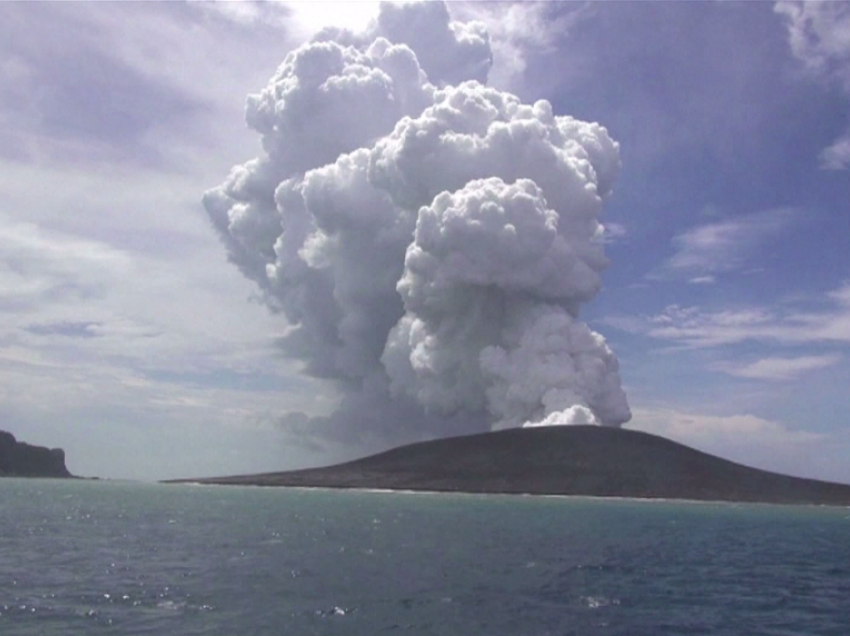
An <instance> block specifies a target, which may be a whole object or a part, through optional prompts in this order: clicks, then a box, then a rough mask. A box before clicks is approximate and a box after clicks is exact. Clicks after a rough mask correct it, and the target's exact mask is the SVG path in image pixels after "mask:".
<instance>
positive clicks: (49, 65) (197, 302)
mask: <svg viewBox="0 0 850 636" xmlns="http://www.w3.org/2000/svg"><path fill="white" fill-rule="evenodd" d="M449 9H450V12H451V14H452V17H453V18H455V19H459V20H467V19H470V18H475V19H480V20H483V21H484V22H485V24H486V25H487V26H488V29H489V31H490V36H491V41H492V46H493V49H494V55H495V63H494V67H493V69H492V71H491V74H490V82H491V84H492V85H494V86H496V87H497V88H500V89H502V90H508V91H511V92H514V93H515V94H517V95H518V96H519V97H520V98H521V99H522V100H524V101H527V102H534V101H535V100H537V99H546V100H548V101H550V102H551V104H552V106H553V110H554V111H555V113H556V114H568V115H572V116H574V117H577V118H579V119H584V120H587V121H597V122H599V123H601V124H602V125H604V126H606V127H607V128H608V131H609V132H610V134H611V136H612V137H613V138H614V139H616V140H617V141H618V142H619V143H620V155H621V160H622V169H621V172H620V174H619V177H618V179H617V181H616V184H615V186H614V193H613V195H612V197H611V198H610V200H609V201H608V202H607V203H606V207H605V212H604V215H603V222H604V223H605V224H606V226H607V227H608V236H607V239H606V241H607V245H606V252H607V255H608V257H609V259H610V261H611V265H610V266H609V268H608V269H607V271H606V272H605V274H604V277H603V280H604V289H603V291H602V292H601V293H600V294H599V296H598V297H597V298H596V299H595V300H594V301H593V302H592V303H590V304H588V305H587V306H586V307H584V308H583V314H582V317H583V318H584V319H586V320H588V322H589V324H590V325H591V326H592V327H593V328H594V329H596V330H597V331H599V332H601V333H603V334H604V335H605V337H606V339H607V340H608V343H609V344H610V346H611V347H612V349H613V350H614V351H615V352H616V354H617V356H618V358H619V360H620V368H621V376H622V379H623V384H624V388H625V389H626V392H627V394H628V397H629V403H630V405H631V408H632V412H633V419H632V421H631V422H630V423H629V424H627V426H631V427H635V428H641V429H644V430H648V431H652V432H657V433H660V434H664V435H668V436H670V437H673V438H674V439H678V440H680V441H683V442H685V443H688V444H691V445H694V446H696V447H698V448H701V449H705V450H708V451H711V452H715V453H718V454H721V455H723V456H726V457H730V458H733V459H736V460H739V461H743V462H746V463H750V464H753V465H757V466H760V467H764V468H770V469H774V470H780V471H787V472H792V473H794V474H801V475H807V476H813V477H821V478H828V479H837V480H843V481H850V462H848V461H847V460H848V457H850V424H848V419H847V415H846V413H847V412H848V411H850V398H848V394H847V389H846V387H847V386H850V362H848V353H850V255H848V246H850V216H848V214H850V210H848V207H847V205H848V204H847V202H848V201H850V179H848V169H850V11H848V10H847V5H844V4H839V3H835V4H827V3H819V4H808V5H804V6H801V5H796V4H791V3H789V4H786V3H780V4H778V5H773V4H771V3H734V2H732V3H729V2H725V3H666V2H665V3H661V2H659V3H599V4H579V3H569V4H568V3H550V4H529V3H526V4H519V5H510V4H508V3H499V4H497V5H491V4H486V3H474V4H455V3H452V4H450V5H449ZM375 10H376V9H375V6H374V3H357V4H354V5H350V4H349V5H345V6H340V5H331V4H322V3H314V4H312V5H304V4H294V5H293V4H286V3H277V4H275V3H269V4H262V5H253V4H244V3H239V4H227V5H214V4H210V3H188V4H182V3H167V4H166V3H150V4H148V3H138V4H137V3H131V4H125V3H115V4H112V3H92V4H83V3H69V4H23V3H16V4H6V5H3V6H2V7H0V73H2V75H3V81H2V84H0V85H2V90H0V428H4V429H7V430H10V431H12V432H13V433H15V434H16V435H17V436H18V437H19V438H21V439H25V440H27V441H31V442H34V443H44V444H48V445H56V446H62V447H64V448H65V449H66V451H67V453H68V458H69V467H70V468H71V470H72V471H74V472H76V473H80V474H97V475H101V476H109V477H131V478H148V479H149V478H164V477H174V476H186V475H201V474H220V473H232V472H244V471H260V470H272V469H278V468H288V467H292V468H295V467H300V466H305V465H310V464H315V463H321V462H326V461H332V460H336V459H340V458H342V457H347V456H352V455H356V454H358V452H360V451H361V450H362V449H359V448H357V447H356V446H351V445H348V446H341V445H339V444H336V445H334V444H323V443H317V442H315V441H310V440H309V439H306V438H304V437H303V436H302V437H297V436H293V435H292V434H291V431H290V432H287V431H286V430H282V429H281V428H280V426H278V424H277V422H278V421H279V419H280V417H281V414H284V413H288V412H302V413H306V414H308V415H323V414H326V413H329V412H330V411H331V410H332V409H333V408H334V406H335V404H336V402H337V400H338V397H339V396H338V395H337V394H336V393H335V391H334V390H333V388H331V387H329V386H328V385H327V384H326V383H323V382H321V381H319V380H316V379H314V378H310V377H308V376H307V375H305V374H304V373H302V371H301V369H300V366H299V363H298V362H296V361H294V360H292V359H289V358H286V357H284V356H283V355H282V354H281V352H280V349H279V348H278V347H276V346H275V344H274V343H275V342H276V341H277V339H278V338H280V337H281V336H283V335H284V334H285V333H286V332H287V328H288V327H287V324H286V322H285V321H284V319H283V318H282V317H281V316H280V315H273V314H271V313H270V312H269V311H268V310H267V308H266V307H265V306H264V305H263V304H262V303H261V302H260V300H259V298H258V291H257V289H256V288H255V287H254V286H253V285H252V284H251V283H250V282H249V281H248V280H246V279H244V278H243V277H242V276H241V275H240V273H239V272H238V271H237V269H236V268H234V267H233V266H232V265H230V264H229V263H228V262H227V259H226V253H225V251H224V248H223V247H222V245H221V244H220V242H219V239H218V238H217V236H216V234H215V232H214V231H213V229H212V227H211V225H210V223H209V221H208V219H207V217H206V215H205V214H204V212H203V209H202V207H201V203H200V200H201V196H202V194H203V192H204V191H205V190H207V189H208V188H210V187H212V186H214V185H216V184H217V183H220V182H221V180H222V178H223V177H224V176H225V175H226V174H227V172H228V170H229V169H230V167H231V166H232V165H233V164H235V163H237V162H239V161H244V160H246V159H249V158H250V157H254V156H257V155H258V153H259V152H260V150H259V144H258V138H257V136H256V134H255V133H252V132H250V131H248V130H247V129H246V127H245V124H244V113H243V110H244V101H245V96H246V95H247V94H249V93H252V92H256V91H258V90H260V89H261V88H262V87H264V86H265V85H266V82H267V81H268V78H269V77H270V76H271V75H272V74H273V73H274V70H275V68H276V67H277V65H278V64H279V63H280V62H281V61H282V60H283V58H284V57H285V56H286V54H287V52H288V51H290V50H292V49H294V48H295V47H297V46H299V45H300V44H302V43H303V42H305V41H306V40H308V39H309V38H310V37H311V35H312V34H313V33H314V32H315V31H316V30H317V29H318V28H320V27H321V26H323V25H324V24H326V23H336V26H340V27H350V28H354V29H358V28H362V27H363V26H364V25H365V23H366V21H367V20H368V18H369V16H370V15H373V14H374V12H375Z"/></svg>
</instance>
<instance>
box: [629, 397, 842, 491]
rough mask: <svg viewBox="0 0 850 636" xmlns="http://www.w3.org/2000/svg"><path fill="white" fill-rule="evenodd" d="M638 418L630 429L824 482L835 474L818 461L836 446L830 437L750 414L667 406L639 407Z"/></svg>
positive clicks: (636, 409)
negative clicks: (831, 446)
mask: <svg viewBox="0 0 850 636" xmlns="http://www.w3.org/2000/svg"><path fill="white" fill-rule="evenodd" d="M632 413H633V417H632V421H631V422H630V423H629V424H628V425H627V426H628V428H632V429H637V430H641V431H645V432H647V433H653V434H655V435H661V436H662V437H667V438H669V439H672V440H674V441H677V442H679V443H681V444H685V445H687V446H691V447H693V448H696V449H697V450H701V451H704V452H707V453H711V454H713V455H717V456H719V457H723V458H725V459H730V460H732V461H736V462H739V463H742V464H745V465H749V466H755V467H757V468H763V469H767V470H775V471H780V472H787V473H790V474H796V475H801V476H807V477H820V478H823V477H825V476H826V474H827V473H828V472H829V471H831V467H830V466H823V467H822V466H821V465H820V463H819V461H818V459H819V457H821V456H822V455H823V453H824V449H826V448H828V447H829V444H830V438H829V436H827V435H824V434H820V433H813V432H810V431H804V430H799V429H794V428H789V427H788V426H786V425H784V424H782V423H781V422H777V421H774V420H770V419H766V418H762V417H758V416H756V415H753V414H749V413H743V414H731V415H723V414H710V413H704V412H694V411H690V410H684V409H680V408H674V407H667V406H653V407H643V408H640V407H636V408H634V409H633V411H632Z"/></svg>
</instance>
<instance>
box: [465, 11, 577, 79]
mask: <svg viewBox="0 0 850 636" xmlns="http://www.w3.org/2000/svg"><path fill="white" fill-rule="evenodd" d="M449 9H450V11H451V13H452V16H454V17H455V18H456V19H462V20H478V21H481V22H482V23H484V24H485V25H486V26H487V31H488V32H489V33H490V40H491V43H492V47H493V70H492V72H491V74H490V83H491V84H492V85H493V86H496V87H498V88H503V89H508V90H514V89H515V88H516V86H515V85H516V84H518V83H519V80H520V78H521V76H522V75H523V73H524V72H525V69H526V64H527V62H526V59H527V56H528V54H529V53H531V52H535V51H536V52H543V51H548V50H550V49H552V48H553V47H554V46H555V45H556V43H557V41H558V39H559V38H565V37H568V35H569V33H570V31H571V30H572V29H573V28H575V27H576V25H577V24H578V23H579V22H580V21H581V20H583V19H585V18H586V17H587V16H589V15H590V14H591V12H592V11H593V6H592V3H589V2H588V3H555V2H458V3H450V4H449Z"/></svg>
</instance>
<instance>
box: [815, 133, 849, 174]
mask: <svg viewBox="0 0 850 636" xmlns="http://www.w3.org/2000/svg"><path fill="white" fill-rule="evenodd" d="M820 158H821V166H822V167H823V168H824V169H826V170H844V169H845V168H850V134H848V135H845V136H844V137H841V138H840V139H838V140H836V141H835V143H833V144H832V145H831V146H829V147H828V148H826V149H824V151H823V152H822V153H821V156H820Z"/></svg>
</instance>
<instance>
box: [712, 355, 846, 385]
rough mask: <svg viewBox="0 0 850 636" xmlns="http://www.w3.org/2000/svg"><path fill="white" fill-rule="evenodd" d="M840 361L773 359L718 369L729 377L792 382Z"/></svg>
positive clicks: (831, 357) (832, 357)
mask: <svg viewBox="0 0 850 636" xmlns="http://www.w3.org/2000/svg"><path fill="white" fill-rule="evenodd" d="M840 361H841V356H839V355H819V356H799V357H791V358H787V357H771V358H761V359H760V360H756V361H755V362H750V363H748V364H743V365H741V364H729V363H721V364H719V365H717V369H718V370H719V371H723V372H724V373H728V374H729V375H733V376H736V377H739V378H747V379H752V380H791V379H794V378H796V377H798V376H800V375H803V374H805V373H808V372H809V371H816V370H818V369H824V368H826V367H831V366H834V365H836V364H838V363H839V362H840Z"/></svg>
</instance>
